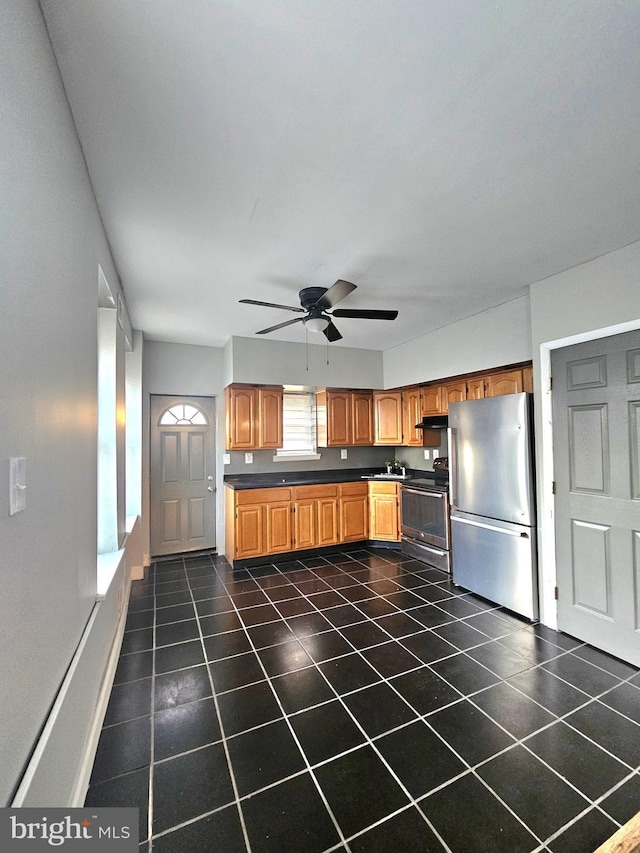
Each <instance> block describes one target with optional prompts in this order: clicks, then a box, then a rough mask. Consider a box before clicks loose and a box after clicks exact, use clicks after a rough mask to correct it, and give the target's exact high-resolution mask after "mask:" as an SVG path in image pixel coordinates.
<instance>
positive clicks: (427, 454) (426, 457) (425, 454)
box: [424, 450, 429, 459]
mask: <svg viewBox="0 0 640 853" xmlns="http://www.w3.org/2000/svg"><path fill="white" fill-rule="evenodd" d="M424 458H425V459H428V458H429V451H428V450H425V452H424Z"/></svg>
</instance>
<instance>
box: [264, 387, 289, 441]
mask: <svg viewBox="0 0 640 853" xmlns="http://www.w3.org/2000/svg"><path fill="white" fill-rule="evenodd" d="M282 398H283V389H282V388H281V387H273V388H258V421H259V432H260V436H259V442H258V445H259V447H261V448H272V449H273V450H275V449H276V448H278V447H282Z"/></svg>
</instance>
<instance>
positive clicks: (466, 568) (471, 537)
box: [451, 512, 538, 620]
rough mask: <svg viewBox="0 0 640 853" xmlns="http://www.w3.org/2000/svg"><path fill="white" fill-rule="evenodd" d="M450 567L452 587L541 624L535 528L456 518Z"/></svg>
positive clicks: (454, 514)
mask: <svg viewBox="0 0 640 853" xmlns="http://www.w3.org/2000/svg"><path fill="white" fill-rule="evenodd" d="M451 564H452V569H453V582H454V583H456V584H458V585H459V586H462V587H464V588H465V589H469V590H471V591H472V592H477V593H478V595H482V596H483V597H484V598H488V599H489V601H495V602H496V604H500V605H502V606H503V607H507V608H508V609H509V610H513V611H514V612H515V613H519V614H521V615H522V616H526V617H527V618H528V619H532V620H535V619H537V618H538V571H537V560H536V544H535V528H531V527H523V526H521V525H517V524H511V523H509V522H504V521H496V520H495V519H491V518H482V517H480V516H474V515H470V514H468V513H461V512H452V513H451Z"/></svg>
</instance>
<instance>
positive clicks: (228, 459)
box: [222, 453, 231, 465]
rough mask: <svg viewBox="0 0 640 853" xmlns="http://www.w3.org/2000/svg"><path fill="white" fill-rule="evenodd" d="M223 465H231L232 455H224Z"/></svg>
mask: <svg viewBox="0 0 640 853" xmlns="http://www.w3.org/2000/svg"><path fill="white" fill-rule="evenodd" d="M222 464H223V465H231V454H230V453H223V454H222Z"/></svg>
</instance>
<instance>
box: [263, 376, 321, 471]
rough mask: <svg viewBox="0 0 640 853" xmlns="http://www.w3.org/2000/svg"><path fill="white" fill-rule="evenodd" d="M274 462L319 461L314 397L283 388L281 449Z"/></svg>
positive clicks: (307, 393)
mask: <svg viewBox="0 0 640 853" xmlns="http://www.w3.org/2000/svg"><path fill="white" fill-rule="evenodd" d="M273 458H274V461H283V460H285V459H286V460H288V459H319V458H320V455H319V454H318V453H317V452H316V395H315V393H314V392H313V391H307V390H306V389H296V388H290V387H287V386H285V388H284V394H283V398H282V447H281V448H279V449H278V450H276V455H275V456H274V457H273Z"/></svg>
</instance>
